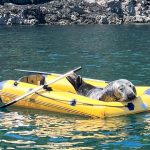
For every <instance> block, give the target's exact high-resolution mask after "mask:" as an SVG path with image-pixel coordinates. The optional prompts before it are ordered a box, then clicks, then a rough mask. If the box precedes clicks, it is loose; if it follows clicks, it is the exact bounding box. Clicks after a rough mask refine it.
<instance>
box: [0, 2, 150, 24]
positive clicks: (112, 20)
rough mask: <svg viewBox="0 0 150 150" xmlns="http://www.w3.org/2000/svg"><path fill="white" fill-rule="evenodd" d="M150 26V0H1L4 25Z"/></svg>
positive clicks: (2, 22)
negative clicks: (145, 24) (136, 24)
mask: <svg viewBox="0 0 150 150" xmlns="http://www.w3.org/2000/svg"><path fill="white" fill-rule="evenodd" d="M128 23H150V0H22V2H21V0H20V1H19V0H12V1H11V0H7V1H5V0H3V1H2V0H1V1H0V25H36V24H47V25H71V24H128Z"/></svg>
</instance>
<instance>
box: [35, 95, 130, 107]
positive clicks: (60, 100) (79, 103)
mask: <svg viewBox="0 0 150 150" xmlns="http://www.w3.org/2000/svg"><path fill="white" fill-rule="evenodd" d="M35 94H37V95H39V96H42V97H44V98H48V99H52V100H55V101H59V102H69V101H67V100H65V99H56V98H53V97H49V96H45V95H43V94H40V93H38V92H36V93H35ZM74 100H75V99H74ZM64 104H66V103H64ZM77 104H78V105H87V106H107V107H119V108H123V107H129V106H128V105H125V106H111V105H102V104H101V105H95V104H89V103H83V102H77Z"/></svg>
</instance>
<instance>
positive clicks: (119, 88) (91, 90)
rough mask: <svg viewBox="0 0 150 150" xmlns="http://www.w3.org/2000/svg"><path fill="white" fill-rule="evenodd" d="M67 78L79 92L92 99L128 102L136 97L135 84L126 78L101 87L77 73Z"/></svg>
mask: <svg viewBox="0 0 150 150" xmlns="http://www.w3.org/2000/svg"><path fill="white" fill-rule="evenodd" d="M67 79H68V81H69V82H70V83H71V84H72V85H73V86H74V88H75V90H76V91H77V93H78V94H80V95H83V96H87V97H90V98H92V99H98V100H102V101H106V102H112V101H118V102H123V101H126V102H127V101H131V100H133V99H135V98H136V89H135V86H134V85H133V84H132V83H131V82H130V81H128V80H126V79H119V80H115V81H112V82H110V83H109V84H108V85H107V86H106V87H105V88H99V87H95V86H93V85H91V84H88V83H86V82H85V81H83V79H82V78H81V77H80V76H78V75H76V74H72V75H70V76H68V77H67Z"/></svg>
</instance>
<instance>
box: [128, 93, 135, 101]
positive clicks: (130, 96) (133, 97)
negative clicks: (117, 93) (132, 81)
mask: <svg viewBox="0 0 150 150" xmlns="http://www.w3.org/2000/svg"><path fill="white" fill-rule="evenodd" d="M135 98H136V96H135V95H134V94H129V95H128V99H129V100H133V99H135Z"/></svg>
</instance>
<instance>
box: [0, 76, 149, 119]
mask: <svg viewBox="0 0 150 150" xmlns="http://www.w3.org/2000/svg"><path fill="white" fill-rule="evenodd" d="M54 78H56V76H55V75H51V76H47V78H46V81H48V82H49V81H50V80H53V79H54ZM14 82H15V81H13V80H8V81H7V82H6V83H5V84H4V87H3V89H2V90H1V91H0V96H1V98H2V101H3V102H4V103H8V102H10V101H12V100H13V99H14V98H16V97H19V96H21V95H23V94H25V93H27V92H28V91H29V90H32V89H34V88H36V87H37V85H33V84H29V83H23V82H19V84H18V85H17V86H14ZM86 82H88V83H91V84H93V85H96V86H100V87H105V86H106V85H107V83H105V82H104V81H97V80H90V79H86ZM51 87H52V88H53V91H46V90H44V89H42V90H41V91H39V92H38V93H35V94H33V95H31V96H29V97H27V98H25V99H23V100H20V101H19V102H17V103H15V104H13V105H15V106H19V107H24V108H32V109H40V110H46V111H52V112H59V113H67V114H76V115H82V116H89V117H92V118H99V117H100V118H105V117H113V116H121V115H128V114H135V113H139V112H144V111H148V110H150V95H146V94H144V92H145V91H146V90H148V89H150V87H136V88H137V93H138V97H137V99H136V100H134V101H132V102H131V103H125V102H103V101H98V100H94V99H90V98H88V97H85V96H81V95H78V94H76V92H75V90H74V88H73V87H72V85H71V84H70V83H69V82H68V81H67V80H66V79H62V80H60V81H58V82H57V83H54V84H53V85H51Z"/></svg>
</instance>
